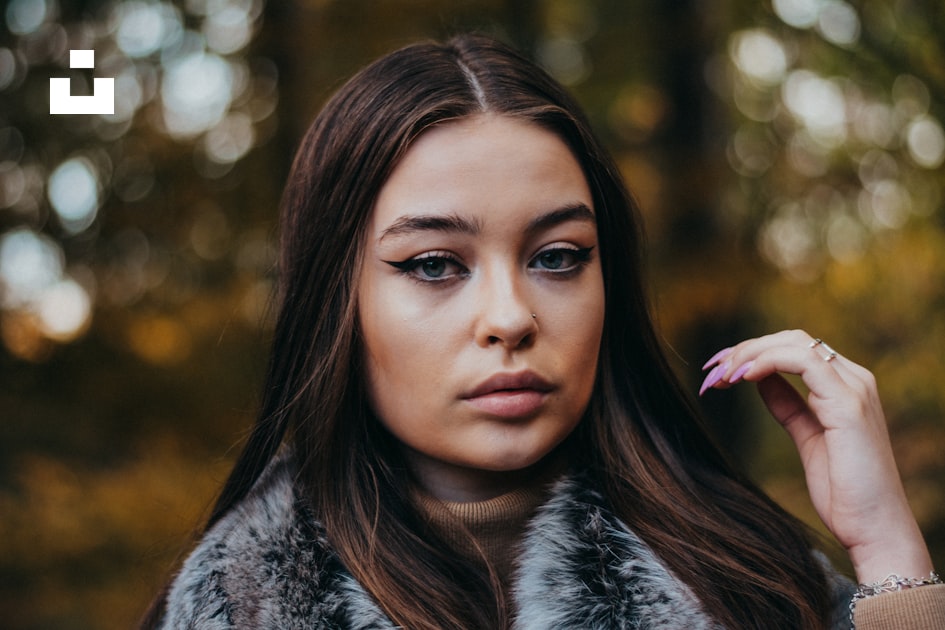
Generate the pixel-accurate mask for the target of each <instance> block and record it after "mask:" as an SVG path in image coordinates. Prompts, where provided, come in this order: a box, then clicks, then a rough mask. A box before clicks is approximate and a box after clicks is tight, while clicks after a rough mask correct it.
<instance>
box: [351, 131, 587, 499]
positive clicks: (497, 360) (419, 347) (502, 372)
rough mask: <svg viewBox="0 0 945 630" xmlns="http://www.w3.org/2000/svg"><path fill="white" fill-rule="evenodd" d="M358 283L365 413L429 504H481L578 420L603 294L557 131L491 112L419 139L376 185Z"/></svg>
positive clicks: (575, 172) (579, 175)
mask: <svg viewBox="0 0 945 630" xmlns="http://www.w3.org/2000/svg"><path fill="white" fill-rule="evenodd" d="M358 286H359V289H358V299H359V315H360V323H361V331H362V334H363V342H364V348H365V354H366V357H365V358H366V378H367V382H368V390H369V392H370V396H371V403H372V406H373V408H374V410H375V413H376V414H377V416H378V417H379V418H380V420H381V422H382V423H383V424H384V426H385V427H386V428H387V429H388V430H389V431H390V432H391V433H392V434H393V435H394V436H395V437H396V438H397V439H398V440H399V441H400V442H401V443H402V444H403V445H404V446H405V447H406V453H407V456H408V461H409V462H410V464H411V466H412V468H413V469H414V471H415V473H416V474H417V475H418V477H419V479H420V482H421V483H422V484H424V485H425V486H426V488H427V489H428V490H429V491H430V492H432V493H433V494H434V495H436V496H439V497H440V498H444V499H450V500H473V499H481V498H488V497H489V496H491V495H493V494H496V492H497V490H499V489H505V488H503V485H502V482H501V481H499V480H501V479H506V480H508V479H510V478H511V477H512V476H514V475H510V474H509V473H514V472H516V471H522V470H523V469H526V468H528V467H530V466H532V465H534V464H536V463H538V462H539V461H540V460H542V458H543V457H544V456H545V455H547V454H548V453H549V452H550V451H551V450H552V449H554V447H555V446H557V445H558V444H560V443H561V441H562V440H564V438H565V437H566V436H567V435H568V434H569V433H570V432H571V431H572V430H573V429H574V427H575V426H576V425H577V423H578V421H579V420H580V418H581V416H582V414H583V412H584V410H585V408H586V407H587V404H588V401H589V400H590V396H591V391H592V389H593V386H594V380H595V370H596V366H597V356H598V351H599V348H600V341H601V332H602V328H603V321H604V285H603V278H602V274H601V265H600V257H599V251H598V248H597V228H596V223H595V218H594V206H593V201H592V198H591V193H590V190H589V188H588V185H587V181H586V179H585V177H584V174H583V172H582V170H581V167H580V166H579V165H578V162H577V161H576V160H575V158H574V156H573V155H572V154H571V151H570V150H569V149H568V147H567V146H566V145H565V144H564V143H563V142H562V141H561V140H560V139H559V138H558V136H556V135H554V134H553V133H551V132H549V131H547V130H545V129H543V128H541V127H539V126H537V125H535V124H532V123H529V122H525V121H521V120H516V119H514V118H510V117H503V116H496V115H478V116H475V117H471V118H466V119H462V120H460V121H456V122H449V123H445V124H442V125H439V126H437V127H434V128H432V129H430V130H428V131H426V132H425V133H424V134H423V135H422V136H420V138H418V139H417V141H416V142H414V144H413V145H412V146H411V148H410V149H409V150H408V151H407V153H406V155H405V156H404V158H403V160H402V161H401V162H400V163H399V164H398V166H397V167H396V168H395V169H394V171H393V173H392V174H391V176H390V178H389V179H388V180H387V182H386V183H385V184H384V186H383V188H382V189H381V192H380V195H379V196H378V199H377V203H376V206H375V208H374V212H373V216H372V218H371V221H370V224H369V227H368V233H367V244H366V248H365V257H364V264H363V266H362V270H361V272H360V278H359V285H358ZM533 314H534V315H533Z"/></svg>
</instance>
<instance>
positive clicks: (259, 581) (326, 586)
mask: <svg viewBox="0 0 945 630" xmlns="http://www.w3.org/2000/svg"><path fill="white" fill-rule="evenodd" d="M294 478H295V466H294V464H293V462H292V458H291V457H289V456H282V457H280V458H278V459H277V460H275V461H274V462H273V463H272V464H271V465H270V466H269V468H268V469H267V470H266V471H265V472H264V473H263V475H262V476H261V477H260V479H259V481H258V482H257V483H256V484H255V486H254V487H253V489H252V491H251V492H250V493H249V495H247V497H246V498H245V499H244V500H243V501H241V502H240V503H239V504H238V505H237V506H236V507H234V508H233V509H232V510H231V511H230V512H229V513H228V514H226V515H225V516H224V517H223V518H222V519H221V520H220V521H219V522H218V523H216V524H215V525H214V526H213V527H212V528H211V529H210V530H209V531H208V532H207V533H206V535H205V536H204V538H203V539H202V540H201V541H200V543H199V544H198V545H197V547H196V549H194V551H193V552H192V553H191V555H190V557H189V558H188V559H187V560H186V562H185V563H184V565H183V567H182V569H181V571H180V573H179V574H178V576H177V578H176V579H175V580H174V582H173V584H172V587H171V591H170V594H169V596H168V601H167V607H166V610H167V612H166V615H165V619H164V624H163V627H164V628H201V629H204V628H205V629H208V630H223V629H225V628H242V627H273V628H275V627H279V628H303V627H312V626H313V625H315V626H317V627H322V626H325V625H327V626H329V627H332V626H334V625H336V624H337V627H348V624H347V623H343V622H342V620H343V618H344V617H346V616H347V614H348V613H349V612H350V608H351V603H352V597H350V592H351V591H352V589H354V590H355V591H357V590H358V589H357V587H356V585H355V583H354V580H353V579H352V578H351V577H350V575H348V574H347V572H346V571H345V570H344V569H343V567H342V566H341V565H340V563H339V561H338V559H337V557H336V556H335V554H334V553H333V552H332V551H331V549H330V547H329V545H328V542H327V540H326V538H325V535H324V531H323V529H322V527H321V525H320V524H319V523H318V522H317V521H316V520H315V519H314V518H313V517H312V515H311V514H310V512H309V511H308V510H307V508H305V507H304V504H303V502H302V501H300V499H299V496H298V493H297V491H296V485H295V483H294Z"/></svg>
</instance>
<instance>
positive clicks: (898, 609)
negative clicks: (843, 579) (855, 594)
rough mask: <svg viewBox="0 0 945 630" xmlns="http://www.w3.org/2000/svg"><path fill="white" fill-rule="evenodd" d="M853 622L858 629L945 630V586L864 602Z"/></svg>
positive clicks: (904, 592) (857, 610) (877, 596)
mask: <svg viewBox="0 0 945 630" xmlns="http://www.w3.org/2000/svg"><path fill="white" fill-rule="evenodd" d="M854 621H855V622H856V630H941V629H942V628H945V584H932V585H929V586H920V587H918V588H909V589H905V590H903V591H897V592H895V593H884V594H883V595H876V596H874V597H867V598H866V599H861V600H860V601H858V602H857V603H856V608H855V612H854Z"/></svg>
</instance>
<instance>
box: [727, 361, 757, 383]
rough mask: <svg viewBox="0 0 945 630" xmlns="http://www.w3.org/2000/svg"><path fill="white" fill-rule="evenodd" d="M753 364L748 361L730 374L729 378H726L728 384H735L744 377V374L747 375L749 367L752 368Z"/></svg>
mask: <svg viewBox="0 0 945 630" xmlns="http://www.w3.org/2000/svg"><path fill="white" fill-rule="evenodd" d="M754 364H755V362H754V361H749V362H748V363H745V364H744V365H742V366H741V367H739V368H738V369H737V370H735V371H734V372H732V375H731V376H729V377H728V382H729V383H737V382H738V381H740V380H742V378H743V377H744V376H745V374H747V373H748V370H750V369H751V366H753V365H754Z"/></svg>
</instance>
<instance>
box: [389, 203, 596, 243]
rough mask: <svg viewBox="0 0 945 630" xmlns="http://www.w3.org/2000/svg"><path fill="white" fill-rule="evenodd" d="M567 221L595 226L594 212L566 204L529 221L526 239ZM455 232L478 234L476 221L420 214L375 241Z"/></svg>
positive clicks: (399, 222) (399, 221) (401, 221)
mask: <svg viewBox="0 0 945 630" xmlns="http://www.w3.org/2000/svg"><path fill="white" fill-rule="evenodd" d="M568 221H585V222H591V223H594V222H596V219H595V217H594V212H593V211H591V209H590V208H588V207H587V206H586V205H585V204H583V203H574V204H568V205H566V206H564V207H561V208H558V209H555V210H551V211H550V212H546V213H544V214H542V215H540V216H537V217H535V218H534V219H532V220H531V221H530V222H529V223H528V226H527V227H526V228H525V233H526V234H527V235H529V236H531V235H533V234H535V233H536V232H541V231H542V230H546V229H548V228H551V227H553V226H555V225H560V224H561V223H566V222H568ZM430 231H432V232H456V233H460V234H472V235H475V234H478V233H479V232H480V231H481V226H480V224H479V222H478V221H475V220H471V219H467V218H465V217H462V216H459V215H457V214H448V215H439V214H436V215H432V214H421V215H415V216H406V217H400V218H398V219H397V220H396V221H394V222H393V223H392V224H391V225H390V226H388V227H387V228H386V229H385V230H384V231H383V232H382V233H381V235H380V237H379V238H378V241H382V240H384V239H385V238H387V237H389V236H400V235H402V234H412V233H415V232H430Z"/></svg>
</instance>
